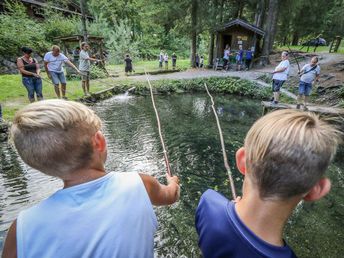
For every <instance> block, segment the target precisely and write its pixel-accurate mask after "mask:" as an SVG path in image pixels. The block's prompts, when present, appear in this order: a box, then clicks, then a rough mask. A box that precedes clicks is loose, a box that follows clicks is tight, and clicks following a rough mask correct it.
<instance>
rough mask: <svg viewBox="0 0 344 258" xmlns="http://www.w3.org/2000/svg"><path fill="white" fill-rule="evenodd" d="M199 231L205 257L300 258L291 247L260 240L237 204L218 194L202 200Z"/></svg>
mask: <svg viewBox="0 0 344 258" xmlns="http://www.w3.org/2000/svg"><path fill="white" fill-rule="evenodd" d="M196 230H197V233H198V235H199V246H200V248H201V250H202V253H203V255H204V257H212V258H215V257H231V258H244V257H245V258H246V257H250V258H253V257H255V258H256V257H264V258H277V257H278V258H294V257H296V256H295V254H294V253H293V251H292V250H291V249H290V248H289V246H287V245H285V246H283V247H280V246H274V245H271V244H269V243H267V242H265V241H263V240H262V239H260V238H259V237H258V236H256V235H255V234H254V233H253V232H252V231H251V230H250V229H249V228H248V227H246V226H245V224H244V223H243V222H242V221H241V220H240V218H239V217H238V215H237V213H236V211H235V204H234V202H232V201H229V200H228V199H227V198H225V197H224V196H223V195H221V194H219V193H217V192H215V191H214V190H207V191H206V192H205V193H204V194H203V195H202V197H201V200H200V203H199V205H198V208H197V211H196Z"/></svg>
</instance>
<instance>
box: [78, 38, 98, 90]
mask: <svg viewBox="0 0 344 258" xmlns="http://www.w3.org/2000/svg"><path fill="white" fill-rule="evenodd" d="M89 49H90V45H89V44H88V43H87V42H82V43H81V51H80V54H79V57H80V61H79V70H80V73H81V87H82V90H83V91H84V95H85V96H89V95H90V69H91V63H90V61H95V62H97V61H100V60H98V59H95V58H91V57H90V56H89V54H88V51H89Z"/></svg>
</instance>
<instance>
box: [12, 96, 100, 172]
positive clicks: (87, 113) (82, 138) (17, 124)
mask: <svg viewBox="0 0 344 258" xmlns="http://www.w3.org/2000/svg"><path fill="white" fill-rule="evenodd" d="M100 128H101V121H100V119H99V117H98V116H97V115H96V114H95V113H94V112H93V111H92V110H91V109H89V108H88V107H86V106H84V105H83V104H80V103H77V102H73V101H64V100H44V101H40V102H36V103H33V104H30V105H28V106H26V107H24V108H23V109H21V110H20V111H18V112H17V113H16V115H15V117H14V121H13V125H12V127H11V131H10V133H11V139H12V140H13V142H14V145H15V147H16V149H17V151H18V153H19V155H20V157H21V158H22V159H23V161H24V162H25V163H27V164H28V165H29V166H31V167H33V168H35V169H37V170H40V171H41V172H43V173H45V174H48V175H51V176H56V177H60V178H63V177H65V176H68V174H69V173H70V172H72V171H74V170H77V169H81V168H84V167H87V165H88V164H89V163H90V161H91V159H92V154H93V148H92V141H91V138H92V136H93V135H94V134H95V133H96V132H97V131H98V130H99V129H100Z"/></svg>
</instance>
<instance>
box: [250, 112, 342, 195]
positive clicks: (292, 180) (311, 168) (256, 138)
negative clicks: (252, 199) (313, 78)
mask: <svg viewBox="0 0 344 258" xmlns="http://www.w3.org/2000/svg"><path fill="white" fill-rule="evenodd" d="M340 135H341V133H340V131H338V130H337V129H336V128H335V127H334V126H332V125H330V124H328V123H327V122H325V121H324V120H322V119H320V118H319V117H318V116H317V115H316V114H314V113H306V112H301V111H296V110H290V109H287V110H279V111H275V112H271V113H269V114H267V115H266V116H264V117H262V118H260V119H259V120H258V121H256V122H255V124H254V125H253V126H252V128H251V129H250V130H249V132H248V133H247V136H246V139H245V150H246V167H247V175H248V176H249V178H250V179H252V182H253V183H254V184H255V185H256V186H257V187H258V190H259V194H260V197H261V198H262V199H264V198H277V199H287V198H290V197H293V196H297V195H301V194H305V193H307V192H308V191H309V190H310V189H311V188H312V186H314V185H315V184H316V182H317V181H318V180H319V179H320V178H321V177H322V176H323V175H324V173H325V172H326V169H327V167H328V166H329V164H330V162H331V160H332V159H333V157H334V155H335V153H336V149H337V146H338V144H339V141H340Z"/></svg>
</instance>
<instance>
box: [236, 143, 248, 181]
mask: <svg viewBox="0 0 344 258" xmlns="http://www.w3.org/2000/svg"><path fill="white" fill-rule="evenodd" d="M235 160H236V165H237V168H238V169H239V171H240V173H241V174H243V175H245V174H246V153H245V148H244V147H241V148H240V149H239V150H237V152H236V155H235Z"/></svg>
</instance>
